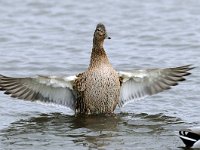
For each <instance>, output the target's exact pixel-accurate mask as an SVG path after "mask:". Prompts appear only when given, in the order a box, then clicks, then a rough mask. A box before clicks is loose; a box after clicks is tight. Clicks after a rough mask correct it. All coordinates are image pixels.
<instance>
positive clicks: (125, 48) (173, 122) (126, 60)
mask: <svg viewBox="0 0 200 150" xmlns="http://www.w3.org/2000/svg"><path fill="white" fill-rule="evenodd" d="M199 7H200V1H197V0H168V1H165V0H160V1H156V0H155V1H154V0H153V1H146V0H140V1H131V0H127V1H121V0H115V1H114V0H105V1H92V0H86V1H84V2H83V1H81V0H77V1H72V0H71V1H70V0H69V1H57V0H51V1H47V0H43V1H34V0H23V1H22V0H14V1H11V0H8V1H0V12H1V13H0V20H1V21H0V33H1V35H0V74H4V75H8V76H34V75H36V74H43V75H73V74H76V73H79V72H82V71H84V70H85V69H86V68H87V66H88V63H89V57H90V52H91V45H92V36H93V32H94V29H95V26H96V24H97V23H99V22H103V23H104V24H105V25H106V26H107V30H108V34H109V36H111V37H112V39H111V40H107V41H106V42H105V48H106V50H107V54H108V55H109V58H110V61H111V63H112V64H113V66H114V67H115V68H116V69H117V70H124V71H125V70H132V69H135V68H154V67H161V68H164V67H172V66H178V65H185V64H194V66H197V68H196V69H195V70H193V71H192V73H193V74H192V75H191V76H189V77H187V79H188V80H187V81H186V82H183V83H181V84H180V85H179V86H177V87H174V88H173V89H172V90H170V91H166V92H163V93H161V94H158V95H155V96H153V97H149V98H146V99H144V100H142V101H137V102H135V103H131V104H129V105H126V106H125V107H124V108H122V109H119V108H117V110H116V115H115V116H90V117H75V116H74V115H73V112H72V111H71V110H70V109H68V108H65V107H61V106H53V105H50V106H49V105H42V104H37V103H31V102H26V101H20V100H16V99H12V98H10V97H8V96H6V95H3V94H2V93H0V149H4V150H10V149H15V150H16V149H20V150H22V149H30V150H31V149H41V150H42V149H49V150H54V149H59V150H62V149H142V150H143V149H158V150H160V148H162V149H173V150H174V149H181V148H180V147H182V146H184V145H183V144H182V142H181V141H180V139H179V138H178V137H177V136H176V131H177V130H179V129H180V128H184V127H190V126H195V125H199V124H200V120H199V104H200V100H199V97H200V92H199V88H198V87H199V83H200V76H199V74H200V69H199V68H198V65H199V64H200V59H199V57H200V34H199V33H200V27H199V24H200V17H199V14H200V9H199Z"/></svg>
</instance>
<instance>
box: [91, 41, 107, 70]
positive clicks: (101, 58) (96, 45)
mask: <svg viewBox="0 0 200 150" xmlns="http://www.w3.org/2000/svg"><path fill="white" fill-rule="evenodd" d="M103 42H104V41H103V40H102V41H98V40H96V39H93V48H92V53H91V58H90V65H89V68H94V67H99V66H101V65H102V64H107V65H110V62H109V59H108V57H107V55H106V52H105V50H104V48H103Z"/></svg>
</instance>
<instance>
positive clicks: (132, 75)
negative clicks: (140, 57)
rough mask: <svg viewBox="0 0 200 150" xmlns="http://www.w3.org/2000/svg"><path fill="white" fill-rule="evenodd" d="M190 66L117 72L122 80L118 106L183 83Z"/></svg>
mask: <svg viewBox="0 0 200 150" xmlns="http://www.w3.org/2000/svg"><path fill="white" fill-rule="evenodd" d="M191 69H193V67H190V65H186V66H181V67H176V68H166V69H149V70H135V71H133V72H119V76H120V78H121V80H122V85H121V89H120V102H119V106H120V107H121V106H123V105H124V104H126V103H128V102H131V101H134V100H138V99H142V98H144V97H147V96H150V95H153V94H156V93H159V92H162V91H164V90H167V89H170V87H171V86H175V85H177V84H178V82H179V81H184V80H185V78H184V76H187V75H190V73H189V72H188V71H189V70H191Z"/></svg>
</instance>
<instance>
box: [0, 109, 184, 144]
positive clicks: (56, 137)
mask: <svg viewBox="0 0 200 150" xmlns="http://www.w3.org/2000/svg"><path fill="white" fill-rule="evenodd" d="M182 123H183V121H181V119H179V118H175V117H170V116H165V115H163V114H155V115H148V114H145V113H142V114H128V113H120V114H116V115H112V116H104V115H102V116H99V115H98V116H96V115H94V116H68V115H63V114H60V113H51V114H40V115H39V116H37V117H31V118H29V119H26V120H19V121H16V122H13V123H12V124H11V125H10V126H9V127H8V128H6V129H3V130H1V133H2V136H3V139H2V144H3V145H4V147H10V148H13V147H15V146H16V145H17V146H18V147H20V146H21V147H23V146H26V147H27V148H28V147H29V146H30V147H31V145H34V146H36V147H37V146H38V148H39V147H40V148H41V147H43V146H44V147H46V148H48V146H51V145H52V144H53V145H54V144H55V143H56V145H57V146H67V147H71V148H72V147H73V145H72V143H74V144H75V145H76V146H77V147H80V146H84V147H85V148H105V147H110V148H113V147H115V144H113V142H115V143H118V144H121V145H124V146H125V147H128V146H129V144H133V143H135V144H136V145H137V143H140V144H141V146H142V145H143V144H145V143H142V142H141V141H140V140H141V139H143V138H150V139H151V141H154V140H157V138H159V137H158V136H160V135H166V136H167V135H168V136H169V135H170V136H172V137H173V138H174V137H175V135H174V134H173V133H170V132H171V131H170V130H175V128H174V127H175V126H180V125H181V124H182ZM173 128H174V129H173ZM168 129H169V130H168ZM150 135H151V136H150ZM138 137H139V138H138ZM152 139H154V140H152ZM38 142H39V143H40V144H38ZM58 143H59V144H58ZM150 144H153V143H150ZM159 146H161V145H160V144H159V145H158V147H159ZM150 147H151V146H150Z"/></svg>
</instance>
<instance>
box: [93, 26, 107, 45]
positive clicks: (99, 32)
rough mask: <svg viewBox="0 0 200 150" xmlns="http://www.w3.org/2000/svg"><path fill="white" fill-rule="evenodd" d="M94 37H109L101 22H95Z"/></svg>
mask: <svg viewBox="0 0 200 150" xmlns="http://www.w3.org/2000/svg"><path fill="white" fill-rule="evenodd" d="M94 39H95V40H98V41H103V40H104V39H111V38H110V37H109V36H108V34H107V32H106V28H105V26H104V25H103V24H102V23H99V24H97V27H96V30H95V31H94Z"/></svg>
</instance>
